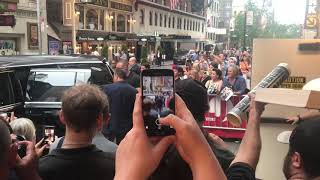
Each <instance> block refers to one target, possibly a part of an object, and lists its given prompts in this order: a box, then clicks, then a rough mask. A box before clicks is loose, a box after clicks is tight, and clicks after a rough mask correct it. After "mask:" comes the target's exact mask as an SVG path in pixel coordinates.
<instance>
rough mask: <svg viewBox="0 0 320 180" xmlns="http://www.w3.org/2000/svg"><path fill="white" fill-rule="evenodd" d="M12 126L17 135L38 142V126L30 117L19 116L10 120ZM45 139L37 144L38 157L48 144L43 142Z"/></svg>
mask: <svg viewBox="0 0 320 180" xmlns="http://www.w3.org/2000/svg"><path fill="white" fill-rule="evenodd" d="M10 126H11V128H12V130H13V133H14V134H15V135H20V136H23V137H24V138H25V140H26V141H31V142H33V143H34V144H35V143H36V128H35V126H34V124H33V122H32V121H31V120H30V119H28V118H18V119H15V120H14V121H11V122H10ZM42 142H43V139H42V140H41V141H39V142H38V143H37V144H36V146H35V147H36V152H37V155H38V157H41V156H42V154H43V151H44V149H45V148H46V147H47V145H43V144H42Z"/></svg>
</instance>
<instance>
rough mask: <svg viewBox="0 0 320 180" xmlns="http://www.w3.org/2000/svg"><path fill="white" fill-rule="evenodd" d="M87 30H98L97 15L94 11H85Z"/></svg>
mask: <svg viewBox="0 0 320 180" xmlns="http://www.w3.org/2000/svg"><path fill="white" fill-rule="evenodd" d="M86 19H87V29H90V30H98V13H97V11H96V10H94V9H90V10H88V11H87V15H86Z"/></svg>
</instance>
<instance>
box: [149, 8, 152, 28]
mask: <svg viewBox="0 0 320 180" xmlns="http://www.w3.org/2000/svg"><path fill="white" fill-rule="evenodd" d="M149 25H150V26H152V12H151V11H150V13H149Z"/></svg>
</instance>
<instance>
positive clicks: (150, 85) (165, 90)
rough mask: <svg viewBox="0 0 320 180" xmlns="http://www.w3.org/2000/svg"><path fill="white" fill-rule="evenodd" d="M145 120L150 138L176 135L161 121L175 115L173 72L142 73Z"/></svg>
mask: <svg viewBox="0 0 320 180" xmlns="http://www.w3.org/2000/svg"><path fill="white" fill-rule="evenodd" d="M141 82H142V86H141V87H143V90H142V98H143V104H142V109H143V119H144V125H145V129H146V132H147V135H148V136H168V135H172V134H174V133H175V130H174V129H173V128H171V127H169V126H163V125H161V124H160V123H159V119H160V118H162V117H166V116H167V115H169V114H175V107H174V106H175V98H174V76H173V71H172V70H167V69H150V70H144V71H142V75H141Z"/></svg>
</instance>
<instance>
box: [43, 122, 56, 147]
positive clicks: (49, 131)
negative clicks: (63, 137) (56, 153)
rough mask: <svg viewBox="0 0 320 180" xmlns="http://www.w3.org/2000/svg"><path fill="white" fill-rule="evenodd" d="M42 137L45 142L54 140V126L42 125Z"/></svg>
mask: <svg viewBox="0 0 320 180" xmlns="http://www.w3.org/2000/svg"><path fill="white" fill-rule="evenodd" d="M43 138H44V141H43V142H44V143H45V144H51V143H53V142H54V140H55V133H54V126H47V125H46V126H44V130H43Z"/></svg>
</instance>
